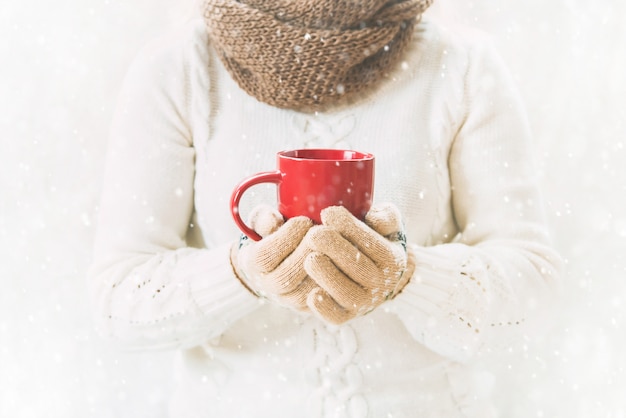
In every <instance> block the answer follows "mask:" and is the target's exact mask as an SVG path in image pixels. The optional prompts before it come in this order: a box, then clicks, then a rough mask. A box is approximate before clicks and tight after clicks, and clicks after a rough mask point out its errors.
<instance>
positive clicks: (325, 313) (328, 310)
mask: <svg viewBox="0 0 626 418" xmlns="http://www.w3.org/2000/svg"><path fill="white" fill-rule="evenodd" d="M307 305H308V307H309V309H311V312H313V314H315V315H316V316H317V317H319V318H321V319H322V320H324V321H326V322H329V323H331V324H335V325H339V324H343V323H344V322H347V321H349V320H351V319H352V318H354V317H355V314H354V313H352V312H351V311H347V310H345V309H344V308H342V307H341V306H339V305H338V304H337V302H335V301H334V299H333V298H331V297H330V296H329V295H328V293H326V291H324V290H323V289H322V288H319V287H318V288H315V289H313V290H312V291H311V292H310V293H309V295H308V297H307Z"/></svg>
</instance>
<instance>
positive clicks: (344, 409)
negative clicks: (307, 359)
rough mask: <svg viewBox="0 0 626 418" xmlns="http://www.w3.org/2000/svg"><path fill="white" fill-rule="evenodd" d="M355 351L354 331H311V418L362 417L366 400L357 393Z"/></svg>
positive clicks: (360, 382)
mask: <svg viewBox="0 0 626 418" xmlns="http://www.w3.org/2000/svg"><path fill="white" fill-rule="evenodd" d="M357 350H358V345H357V339H356V335H355V333H354V330H353V329H352V328H351V327H350V326H349V325H346V326H344V327H340V328H338V327H332V326H319V327H317V328H316V329H315V354H314V357H313V361H312V364H314V365H316V366H317V367H316V368H315V369H314V370H311V371H309V373H312V374H313V379H312V381H313V384H314V385H315V386H316V389H314V390H313V392H312V394H311V398H310V406H311V408H312V410H313V411H315V412H314V413H313V416H319V417H337V418H365V417H367V416H368V409H367V401H366V399H365V398H364V396H363V394H362V393H360V390H362V385H363V376H362V373H361V370H360V368H359V365H358V364H356V363H355V360H354V356H355V354H356V352H357Z"/></svg>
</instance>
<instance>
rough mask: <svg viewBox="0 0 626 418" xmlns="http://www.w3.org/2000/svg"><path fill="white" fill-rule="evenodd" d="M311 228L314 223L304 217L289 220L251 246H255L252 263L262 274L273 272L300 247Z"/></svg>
mask: <svg viewBox="0 0 626 418" xmlns="http://www.w3.org/2000/svg"><path fill="white" fill-rule="evenodd" d="M311 226H313V221H311V220H310V219H309V218H307V217H304V216H298V217H295V218H291V219H289V220H288V221H287V222H286V223H285V224H284V225H283V226H281V227H280V228H278V230H277V231H276V232H274V233H273V234H270V235H268V236H267V237H265V238H263V239H262V240H261V241H258V242H256V243H254V244H251V246H254V250H253V253H254V254H253V257H252V260H251V261H252V262H253V263H254V264H255V265H256V267H257V268H258V270H259V271H260V272H261V273H269V272H271V271H273V270H274V269H276V267H278V265H279V264H280V263H282V262H283V260H285V258H286V257H287V256H288V255H289V254H291V253H293V251H294V250H295V249H296V248H297V247H298V245H300V242H301V241H302V238H304V236H305V235H306V233H307V231H308V230H309V229H310V228H311Z"/></svg>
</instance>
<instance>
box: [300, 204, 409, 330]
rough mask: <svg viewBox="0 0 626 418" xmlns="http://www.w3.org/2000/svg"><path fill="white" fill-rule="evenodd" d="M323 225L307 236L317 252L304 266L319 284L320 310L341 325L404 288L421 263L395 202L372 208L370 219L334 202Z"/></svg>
mask: <svg viewBox="0 0 626 418" xmlns="http://www.w3.org/2000/svg"><path fill="white" fill-rule="evenodd" d="M322 224H323V225H321V226H315V227H313V228H312V229H311V230H310V231H309V233H308V234H307V237H306V239H305V242H306V245H307V246H310V247H311V249H312V250H313V251H314V252H312V253H311V254H309V255H308V256H307V258H306V260H305V262H304V268H305V270H306V272H307V273H308V274H309V276H310V277H311V278H312V279H313V280H314V281H315V282H316V283H317V284H318V285H319V288H317V289H314V290H313V291H311V292H310V293H309V296H308V298H307V304H308V305H309V307H310V308H311V310H312V311H313V312H314V313H315V314H317V315H318V316H320V317H321V318H322V319H324V320H326V321H328V322H331V323H334V324H340V323H343V322H346V321H348V320H350V319H353V318H355V317H357V316H361V315H364V314H366V313H368V312H370V311H372V310H373V309H375V308H376V307H377V306H379V305H380V304H381V303H383V302H384V301H385V300H387V299H390V298H392V297H394V296H395V295H396V294H398V293H399V292H400V291H401V290H402V288H404V286H405V285H406V283H407V282H408V281H409V279H410V277H411V276H412V274H413V271H414V269H415V263H414V262H413V259H412V256H411V254H410V253H409V252H408V251H407V249H406V238H405V235H404V232H403V227H402V220H401V216H400V212H399V210H398V209H397V208H396V207H395V206H394V205H392V204H384V205H381V206H378V207H375V208H372V209H371V210H370V211H369V212H368V213H367V215H366V217H365V223H363V222H361V221H359V220H358V219H356V218H355V217H354V216H353V215H352V214H351V213H350V212H348V211H347V210H346V209H345V208H343V207H340V206H333V207H329V208H326V209H324V210H323V211H322Z"/></svg>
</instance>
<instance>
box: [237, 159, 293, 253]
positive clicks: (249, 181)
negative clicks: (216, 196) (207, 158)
mask: <svg viewBox="0 0 626 418" xmlns="http://www.w3.org/2000/svg"><path fill="white" fill-rule="evenodd" d="M282 179H283V174H282V173H281V172H280V171H265V172H262V173H258V174H255V175H253V176H250V177H248V178H246V179H244V180H243V181H242V182H241V183H239V184H238V185H237V187H235V190H233V194H232V195H231V197H230V213H231V214H232V216H233V219H234V220H235V224H237V227H239V229H240V230H241V232H243V233H244V234H246V235H247V236H248V237H250V238H251V239H253V240H254V241H260V240H261V239H262V237H261V236H260V235H259V234H257V233H256V232H255V231H254V230H253V229H252V228H250V227H248V225H246V224H245V222H244V221H243V220H242V219H241V215H240V214H239V201H240V200H241V197H242V196H243V194H244V192H245V191H246V190H248V189H249V188H250V187H252V186H254V185H256V184H260V183H274V184H278V183H280V182H281V181H282Z"/></svg>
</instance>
